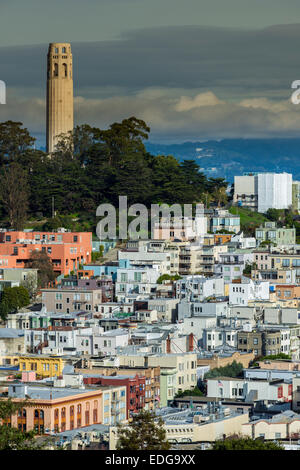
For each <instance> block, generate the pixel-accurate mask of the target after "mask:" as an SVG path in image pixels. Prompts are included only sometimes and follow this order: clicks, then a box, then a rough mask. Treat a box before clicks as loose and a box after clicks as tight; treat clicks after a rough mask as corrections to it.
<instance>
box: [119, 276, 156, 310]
mask: <svg viewBox="0 0 300 470" xmlns="http://www.w3.org/2000/svg"><path fill="white" fill-rule="evenodd" d="M159 276H160V273H159V270H158V269H151V268H148V269H143V268H124V269H123V268H122V269H118V271H117V280H116V284H115V295H116V298H117V301H118V302H122V301H123V302H126V299H127V297H128V295H131V294H134V295H139V294H142V295H145V294H147V295H149V294H151V292H153V291H154V290H155V288H156V281H157V279H158V278H159Z"/></svg>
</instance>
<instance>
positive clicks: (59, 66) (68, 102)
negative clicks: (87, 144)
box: [47, 42, 74, 153]
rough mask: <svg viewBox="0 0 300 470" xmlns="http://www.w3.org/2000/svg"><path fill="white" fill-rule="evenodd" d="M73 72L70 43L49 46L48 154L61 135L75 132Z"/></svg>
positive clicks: (55, 43)
mask: <svg viewBox="0 0 300 470" xmlns="http://www.w3.org/2000/svg"><path fill="white" fill-rule="evenodd" d="M73 119H74V118H73V70H72V52H71V45H70V44H69V43H57V42H54V43H51V44H49V50H48V60H47V152H48V153H52V152H54V150H55V146H56V144H57V141H58V136H59V135H60V134H65V133H67V132H69V131H72V130H73V127H74V121H73Z"/></svg>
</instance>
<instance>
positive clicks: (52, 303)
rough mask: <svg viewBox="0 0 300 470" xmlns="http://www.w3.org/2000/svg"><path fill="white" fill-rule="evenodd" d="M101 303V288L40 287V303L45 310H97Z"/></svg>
mask: <svg viewBox="0 0 300 470" xmlns="http://www.w3.org/2000/svg"><path fill="white" fill-rule="evenodd" d="M101 304H102V289H101V288H96V289H92V288H91V289H89V288H87V287H73V288H67V287H64V288H58V289H54V288H52V289H50V288H49V289H42V305H43V307H45V308H46V310H47V312H55V313H71V312H74V311H80V312H82V311H86V312H90V313H91V314H92V313H93V312H98V311H99V306H100V305H101Z"/></svg>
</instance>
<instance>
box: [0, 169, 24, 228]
mask: <svg viewBox="0 0 300 470" xmlns="http://www.w3.org/2000/svg"><path fill="white" fill-rule="evenodd" d="M0 197H1V201H2V204H3V206H4V208H5V211H6V213H7V215H8V221H9V226H10V228H12V229H14V230H23V228H24V224H25V222H26V219H27V211H28V207H29V204H28V199H29V186H28V177H27V171H26V170H24V169H23V168H22V166H21V165H20V164H19V163H17V162H12V163H11V164H9V165H8V166H7V167H5V168H4V169H3V172H2V175H1V177H0Z"/></svg>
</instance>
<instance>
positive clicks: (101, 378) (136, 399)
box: [84, 373, 146, 419]
mask: <svg viewBox="0 0 300 470" xmlns="http://www.w3.org/2000/svg"><path fill="white" fill-rule="evenodd" d="M84 383H85V384H89V385H104V386H105V385H106V386H118V387H119V386H121V385H122V386H125V387H126V399H127V404H126V409H127V416H126V418H127V419H129V418H131V417H132V415H133V414H135V413H139V411H141V410H142V409H143V408H144V406H145V384H146V377H145V376H142V375H138V374H136V375H127V376H126V375H114V376H107V375H100V374H96V373H95V374H85V375H84Z"/></svg>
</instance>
